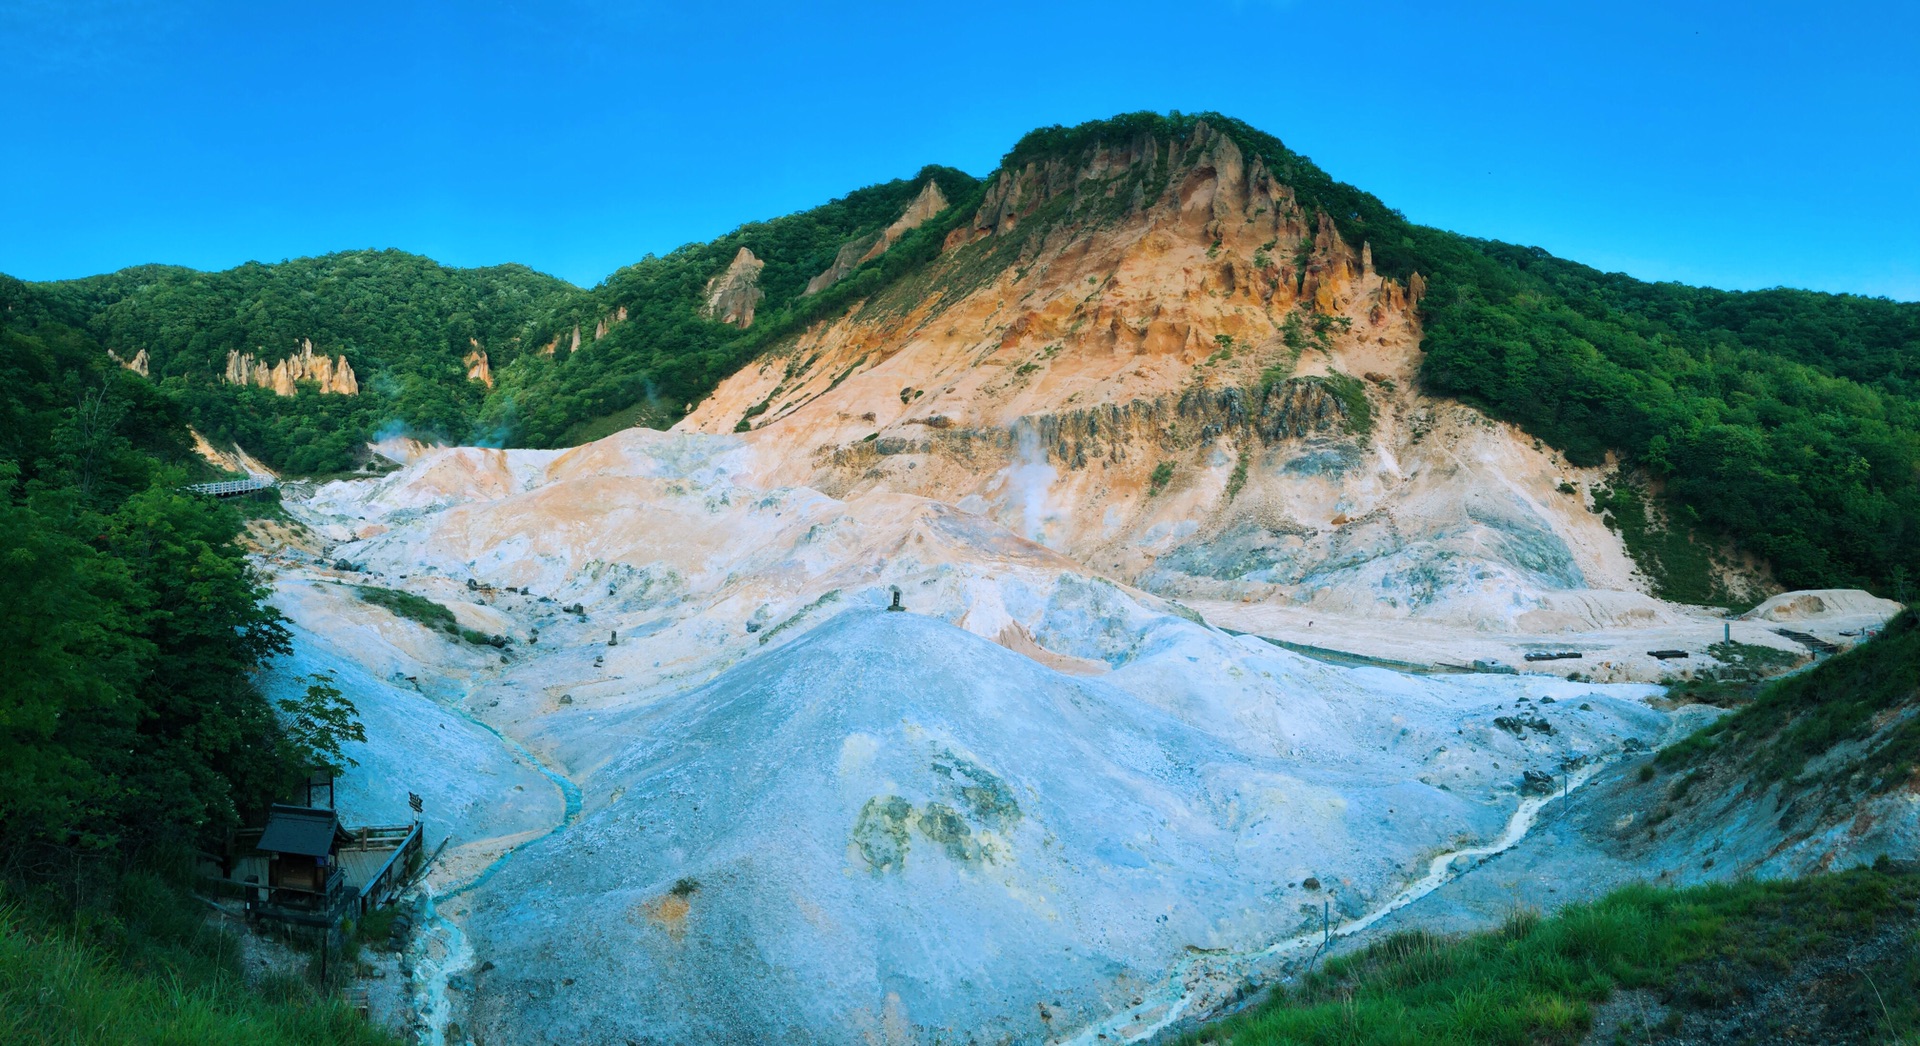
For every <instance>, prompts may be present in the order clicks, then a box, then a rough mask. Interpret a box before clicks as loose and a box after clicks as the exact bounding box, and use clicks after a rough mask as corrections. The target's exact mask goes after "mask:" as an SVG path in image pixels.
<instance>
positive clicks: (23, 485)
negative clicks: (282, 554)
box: [0, 285, 310, 852]
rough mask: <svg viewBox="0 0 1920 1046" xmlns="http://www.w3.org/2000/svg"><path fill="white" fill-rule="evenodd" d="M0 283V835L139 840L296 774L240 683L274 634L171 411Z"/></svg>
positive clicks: (264, 713)
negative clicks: (200, 489) (1, 313)
mask: <svg viewBox="0 0 1920 1046" xmlns="http://www.w3.org/2000/svg"><path fill="white" fill-rule="evenodd" d="M14 290H15V292H16V294H15V295H13V296H11V297H10V298H9V300H8V301H7V302H6V304H7V305H11V306H12V308H10V309H7V310H6V312H5V316H6V322H5V323H4V325H0V418H3V419H4V425H0V567H3V568H4V569H0V632H3V633H4V635H5V636H6V645H5V649H6V651H7V652H6V656H5V671H0V845H6V846H9V847H14V848H16V852H17V848H18V847H20V846H22V845H23V844H24V845H45V846H53V847H59V848H72V847H80V848H83V849H94V850H102V849H125V850H139V849H141V848H143V847H145V846H147V845H149V844H155V843H158V844H161V845H170V846H178V845H181V844H183V843H185V842H190V841H191V840H193V839H194V838H196V837H197V836H198V834H199V833H201V832H204V831H209V830H217V829H219V828H222V827H225V826H230V825H233V824H235V823H237V822H238V820H239V819H240V818H241V817H242V816H243V814H245V813H246V812H248V811H250V810H254V809H258V808H259V807H260V806H261V805H262V804H264V803H265V802H268V801H270V800H271V799H272V798H273V796H275V795H276V794H278V793H279V791H280V790H281V789H282V788H283V787H284V786H285V785H287V783H288V781H289V778H290V777H291V776H298V775H299V774H300V773H301V772H303V769H304V764H303V762H302V760H303V759H304V758H306V757H307V756H308V755H309V754H310V753H302V752H298V751H295V750H294V749H293V748H291V747H290V745H289V743H288V741H287V739H286V738H285V737H284V735H283V731H282V729H281V727H280V724H279V722H278V720H277V718H276V716H275V715H274V714H273V711H272V709H271V708H270V707H269V705H268V704H267V702H266V701H265V699H264V698H263V697H262V695H261V694H260V692H259V691H258V690H257V689H256V688H255V686H254V684H253V681H252V673H253V671H254V670H255V669H256V668H257V667H259V666H260V664H261V663H262V662H263V661H264V660H265V659H266V658H268V657H269V656H271V655H272V654H274V653H276V652H279V651H282V650H284V649H285V647H286V641H287V633H286V631H285V629H284V628H283V627H282V626H281V624H280V620H279V617H278V615H277V614H275V613H274V611H273V610H272V609H271V608H270V607H267V606H266V605H265V604H264V603H263V602H262V600H263V597H264V595H265V590H264V588H263V586H262V584H261V582H260V580H259V578H258V577H257V576H256V575H255V574H254V572H253V570H252V568H251V567H250V566H249V565H248V564H247V561H246V559H245V558H244V556H243V554H242V552H241V550H240V548H239V547H238V546H237V545H236V544H235V538H236V536H237V535H238V533H239V529H240V525H241V521H240V518H239V516H238V514H237V513H236V512H235V511H234V510H233V509H231V508H228V507H225V506H218V505H210V504H209V503H207V502H206V501H204V500H203V499H199V498H196V497H193V496H191V495H188V494H184V493H182V492H181V491H180V488H181V486H182V485H183V484H184V483H185V482H186V480H187V479H188V478H189V471H188V469H189V467H190V465H191V461H190V458H189V455H188V453H187V440H186V434H185V427H184V424H183V419H182V416H181V413H180V410H179V408H178V407H177V406H176V405H174V404H173V403H171V402H170V401H169V400H168V399H167V398H166V397H165V396H164V395H162V394H161V393H160V392H158V391H157V390H156V389H155V388H154V387H153V386H152V385H150V384H149V383H147V382H145V381H142V380H140V379H138V378H136V377H133V376H132V375H130V374H129V373H127V372H126V371H124V370H122V369H120V368H119V367H117V366H114V365H113V364H112V363H111V362H110V361H109V360H108V359H107V357H106V355H105V352H104V351H103V350H102V349H101V348H100V347H99V346H98V345H97V344H93V343H92V342H91V341H90V339H88V338H87V337H86V336H85V335H84V334H83V333H81V332H79V331H77V330H75V329H73V328H71V327H67V326H65V325H63V324H61V323H59V322H58V320H57V319H56V318H55V317H54V315H53V313H52V311H50V310H48V309H45V308H35V307H33V305H32V303H31V302H29V301H26V300H22V299H21V298H20V297H19V295H18V293H17V292H18V291H19V288H18V286H17V285H16V286H15V287H14Z"/></svg>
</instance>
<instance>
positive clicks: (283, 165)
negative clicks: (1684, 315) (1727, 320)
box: [0, 0, 1920, 300]
mask: <svg viewBox="0 0 1920 1046" xmlns="http://www.w3.org/2000/svg"><path fill="white" fill-rule="evenodd" d="M0 56H4V57H3V59H0V119H3V121H4V123H3V124H0V272H7V273H10V274H13V275H16V276H20V277H23V278H28V279H53V278H62V277H70V276H81V275H86V274H89V273H95V272H104V271H110V270H113V269H117V268H120V267H122V266H126V265H132V264H138V263H142V262H170V263H176V264H183V265H191V266H195V267H199V268H224V267H227V266H231V265H235V264H238V263H240V262H243V261H246V260H249V259H258V260H263V261H274V260H278V259H281V258H286V257H296V256H300V255H306V254H317V253H324V252H327V251H332V250H341V249H348V248H359V247H399V248H402V249H404V250H410V251H417V252H420V253H424V254H428V255H431V256H432V257H434V258H437V259H440V260H441V261H443V262H447V263H449V264H455V265H483V264H492V263H497V262H505V261H518V262H524V263H526V264H528V265H531V266H534V267H535V268H538V269H541V270H543V271H547V272H551V273H554V274H556V275H559V276H563V277H565V278H567V279H569V280H572V281H574V282H576V283H580V284H583V285H591V284H593V283H596V282H598V281H599V280H600V279H601V278H603V277H604V276H606V275H607V274H608V273H609V272H611V271H612V270H613V269H615V268H617V267H619V266H621V265H623V264H627V263H629V262H632V261H635V260H637V259H639V258H640V257H641V256H643V255H645V254H647V253H648V252H664V251H667V250H671V249H672V248H673V247H675V246H677V245H678V244H681V243H684V242H686V241H689V240H698V239H707V238H710V237H712V236H714V235H717V234H719V233H722V232H724V231H726V230H727V229H730V228H732V227H734V226H736V225H738V224H740V223H742V222H745V221H750V220H754V219H757V218H767V217H772V216H774V215H778V214H782V213H786V212H788V211H792V210H796V209H800V208H804V207H807V206H810V205H813V204H816V203H819V202H822V201H824V200H826V199H829V198H831V197H833V196H837V195H840V194H842V193H844V192H846V191H848V190H850V189H853V188H856V187H858V186H861V185H866V184H870V183H872V182H876V181H883V180H886V179H888V178H893V177H901V176H905V175H909V174H911V173H912V172H913V171H915V170H917V169H918V168H919V167H920V166H921V165H922V164H925V163H946V164H951V165H953V166H956V167H960V168H963V169H965V170H968V171H971V172H974V173H976V174H983V173H985V172H987V171H988V170H990V169H992V167H993V166H994V165H995V163H996V162H997V161H998V159H999V157H1000V155H1001V154H1002V153H1003V152H1005V151H1006V149H1007V148H1009V147H1010V146H1011V145H1012V144H1013V142H1014V141H1015V140H1016V139H1017V138H1018V137H1019V136H1020V135H1021V134H1022V133H1023V132H1025V131H1027V130H1029V129H1031V128H1033V127H1035V126H1040V125H1044V124H1051V123H1069V124H1070V123H1074V122H1077V121H1080V120H1085V119H1090V118H1096V117H1101V116H1108V115H1112V114H1114V113H1117V112H1125V111H1130V110H1137V109H1156V110H1162V111H1164V110H1168V109H1179V110H1183V111H1188V112H1193V111H1203V110H1218V111H1221V112H1225V113H1228V114H1231V115H1235V116H1238V117H1240V118H1241V119H1244V120H1246V121H1248V122H1249V123H1252V124H1254V125H1255V126H1258V127H1261V128H1263V129H1265V130H1267V131H1269V132H1271V133H1273V134H1275V135H1277V136H1279V137H1280V138H1281V139H1282V140H1284V141H1286V142H1287V143H1288V144H1289V145H1290V146H1292V147H1293V148H1295V149H1296V150H1298V151H1300V152H1303V153H1305V154H1307V155H1308V156H1310V157H1312V158H1313V159H1314V160H1315V161H1317V162H1318V163H1319V164H1320V165H1321V166H1322V167H1324V168H1326V169H1327V170H1328V171H1329V172H1331V173H1332V174H1333V175H1334V176H1335V177H1337V178H1340V179H1342V180H1344V181H1348V182H1352V183H1354V184H1356V185H1359V186H1361V187H1362V188H1365V189H1368V190H1370V191H1372V192H1373V193H1375V194H1376V195H1378V196H1379V197H1380V198H1381V199H1383V200H1385V201H1386V202H1387V203H1388V204H1389V205H1392V206H1395V207H1398V208H1400V209H1401V210H1402V211H1404V212H1405V213H1406V214H1407V215H1408V216H1409V217H1410V218H1413V219H1414V220H1416V221H1421V222H1426V223H1428V224H1432V225H1437V226H1441V227H1444V228H1449V229H1454V230H1457V231H1460V232H1465V233H1469V234H1472V235H1476V236H1487V237H1494V238H1498V239H1504V240H1509V241H1514V242H1519V243H1527V244H1535V245H1539V246H1542V247H1545V248H1547V249H1548V250H1551V251H1553V252H1554V253H1556V254H1559V255H1562V256H1564V257H1568V258H1573V259H1576V260H1579V261H1583V262H1587V263H1589V264H1592V265H1597V266H1600V267H1602V268H1605V269H1617V270H1624V271H1626V272H1629V273H1632V274H1634V275H1636V276H1640V277H1643V278H1647V279H1677V280H1683V281H1687V282H1691V283H1704V284H1711V285H1714V286H1721V287H1734V288H1747V287H1765V286H1774V285H1786V286H1796V287H1811V288H1816V289H1820V290H1835V291H1853V292H1859V293H1867V294H1879V295H1886V296H1889V297H1895V298H1901V299H1906V300H1916V299H1920V5H1916V4H1910V3H1881V4H1865V3H1861V4H1849V3H1843V2H1827V3H1820V4H1811V3H1796V4H1786V3H1766V2H1760V3H1742V4H1734V3H1726V4H1686V3H1675V2H1668V3H1638V2H1616V3H1604V4H1602V3H1585V4H1575V3H1565V2H1557V0H1535V2H1532V3H1457V4H1450V3H1446V2H1443V0H1425V2H1420V3H1407V4H1402V3H1396V2H1391V0H1368V2H1365V3H1333V2H1321V3H1308V2H1305V0H1296V2H1272V0H1268V2H1259V0H1223V2H1218V3H1209V2H1206V0H1182V2H1177V3H1167V2H1161V3H1153V4H1134V3H1128V2H1107V3H1072V4H1046V3H1039V2H1028V3H1021V4H1001V3H976V4H968V5H961V4H884V5H883V4H862V3H834V4H815V5H796V4H779V5H775V4H763V3H755V2H740V3H734V4H727V5H721V4H708V5H692V4H686V5H648V4H626V5H615V4H591V3H568V2H564V0H556V2H549V3H501V2H494V3H470V4H436V3H396V2H385V3H378V4H356V3H352V2H334V3H329V4H306V5H293V4H275V3H264V4H263V3H258V2H253V3H243V4H214V3H196V2H191V0H179V2H173V3H163V4H153V3H113V2H104V3H103V2H90V0H62V2H50V0H0Z"/></svg>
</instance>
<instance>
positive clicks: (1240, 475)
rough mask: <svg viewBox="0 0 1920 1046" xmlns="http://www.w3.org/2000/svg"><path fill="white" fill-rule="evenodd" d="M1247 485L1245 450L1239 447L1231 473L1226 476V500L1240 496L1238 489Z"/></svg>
mask: <svg viewBox="0 0 1920 1046" xmlns="http://www.w3.org/2000/svg"><path fill="white" fill-rule="evenodd" d="M1246 485H1247V450H1246V448H1245V447H1242V448H1240V453H1239V456H1238V457H1236V458H1235V459H1234V462H1233V474H1232V475H1230V476H1228V477H1227V500H1228V501H1232V500H1233V499H1234V498H1237V497H1239V496H1240V489H1241V488H1242V487H1245V486H1246Z"/></svg>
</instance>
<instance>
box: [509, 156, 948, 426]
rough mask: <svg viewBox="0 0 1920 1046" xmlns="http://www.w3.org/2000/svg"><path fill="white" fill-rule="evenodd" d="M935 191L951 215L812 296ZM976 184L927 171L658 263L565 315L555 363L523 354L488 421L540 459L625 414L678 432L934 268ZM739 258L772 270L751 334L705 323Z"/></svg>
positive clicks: (639, 267) (765, 275) (559, 321)
mask: <svg viewBox="0 0 1920 1046" xmlns="http://www.w3.org/2000/svg"><path fill="white" fill-rule="evenodd" d="M928 181H933V182H936V183H937V184H938V185H939V186H940V190H941V192H942V193H943V194H944V195H945V196H946V198H947V199H948V200H949V201H951V206H949V207H948V208H947V210H946V211H945V212H943V213H942V214H941V215H939V216H938V217H937V218H936V219H935V220H933V221H930V222H928V223H927V224H925V225H923V226H921V227H920V228H919V229H916V230H914V231H913V232H910V233H908V234H907V235H906V236H905V237H903V238H902V239H901V240H900V242H898V243H896V244H894V246H893V247H892V248H891V249H889V250H888V251H887V252H886V253H884V254H882V255H880V256H879V257H878V258H874V259H872V260H870V261H868V262H867V263H866V264H864V265H862V266H860V267H859V268H857V269H855V270H854V271H853V272H852V273H851V274H849V275H848V276H847V278H845V279H843V280H841V281H840V282H839V283H836V284H834V285H833V286H831V287H829V288H827V289H825V290H823V291H821V292H820V293H818V294H814V295H807V294H805V293H804V292H805V290H806V286H807V282H808V281H809V280H811V279H813V278H814V277H815V276H818V275H819V274H820V273H821V272H823V271H825V270H826V269H827V268H828V267H829V266H831V265H832V264H833V261H834V256H835V254H837V253H838V252H839V250H840V248H841V246H842V245H844V244H846V243H847V242H849V241H851V240H855V239H858V238H860V237H864V236H869V235H871V234H873V233H876V232H878V231H880V230H881V229H883V228H885V227H886V226H888V225H889V224H891V223H892V222H894V221H895V220H896V219H898V218H899V217H900V215H901V212H902V211H904V210H905V209H906V207H907V204H908V203H910V202H911V201H912V200H913V198H914V197H915V196H916V195H917V194H918V193H919V192H920V190H921V189H922V187H924V186H925V185H926V183H927V182H928ZM979 185H980V183H979V182H978V181H977V180H976V179H974V178H972V177H971V176H969V175H967V174H965V173H964V172H961V171H957V170H954V169H952V168H948V167H927V168H924V169H922V170H921V171H920V172H919V173H918V174H917V175H915V176H914V177H912V178H905V179H897V180H895V181H891V182H886V183H884V184H881V185H874V186H870V187H868V188H865V189H861V190H858V191H856V192H852V193H849V194H847V195H846V196H845V197H843V198H841V199H838V200H834V201H831V202H829V203H826V204H824V205H822V206H819V207H816V208H813V209H812V210H808V211H802V212H800V213H798V214H790V215H787V216H786V217H783V218H775V219H773V220H772V221H766V222H753V223H751V224H748V225H743V226H741V227H740V228H738V229H736V230H734V231H733V232H731V233H728V234H727V235H725V236H722V237H720V238H719V239H716V240H714V241H712V242H710V243H693V244H687V245H686V246H684V247H681V248H679V249H678V250H675V251H673V252H672V253H670V254H667V255H665V256H662V257H654V256H648V257H647V258H644V259H642V260H641V261H640V262H638V263H636V264H634V265H630V266H628V267H626V268H624V269H621V270H619V271H618V272H616V273H614V274H613V275H612V276H610V277H608V278H607V280H606V281H605V282H604V283H602V284H601V285H600V286H598V287H596V288H594V289H593V290H592V291H589V292H586V293H584V294H581V295H579V296H577V297H575V298H573V299H572V300H570V301H569V303H568V305H567V307H566V308H565V309H563V310H561V311H560V312H558V313H556V314H555V316H554V321H553V322H552V323H551V325H550V326H549V327H548V328H547V329H546V330H545V331H543V332H542V334H541V335H540V338H541V339H543V340H546V341H553V340H555V339H557V341H558V346H559V348H558V349H557V351H556V352H555V353H554V354H553V355H552V356H551V357H548V356H541V355H523V356H522V357H521V358H520V359H519V360H518V361H517V362H516V363H515V364H514V365H513V366H512V367H511V368H508V369H507V370H506V371H505V372H503V373H501V374H500V375H499V377H500V385H499V389H498V390H497V391H496V393H495V395H493V396H491V397H489V399H488V402H487V406H486V409H485V411H484V412H483V422H484V423H485V424H487V425H489V426H493V427H496V428H499V429H502V430H506V431H510V432H512V433H513V437H512V438H513V439H514V440H515V441H516V442H517V443H520V444H523V445H526V446H535V447H545V446H555V445H564V444H567V443H571V442H575V441H577V440H578V439H579V438H581V437H582V436H587V435H598V434H603V433H598V432H595V431H590V430H589V429H588V426H591V425H592V424H593V423H594V422H595V421H596V420H598V419H602V418H606V417H608V416H610V415H618V414H620V413H621V412H627V414H626V417H625V418H624V419H623V420H629V421H632V420H644V421H646V422H649V423H652V424H658V425H662V426H663V427H664V426H665V425H668V424H671V423H672V422H674V421H676V420H678V419H679V418H680V416H681V415H682V414H684V413H685V412H686V408H687V406H688V405H689V404H693V403H698V402H699V401H700V400H702V399H704V398H706V395H707V393H709V392H711V391H712V390H713V388H714V387H715V386H717V385H718V384H719V383H720V382H721V381H722V380H723V379H725V378H726V377H727V376H728V375H730V374H732V373H733V372H734V371H736V370H738V369H739V368H740V367H741V366H743V365H745V364H746V362H747V361H748V360H751V359H753V358H754V357H755V356H757V355H758V354H759V353H760V351H761V350H763V349H764V348H766V347H767V346H768V345H771V344H772V343H773V342H775V341H777V340H779V339H780V338H782V337H785V336H787V335H789V334H792V333H793V332H795V331H796V330H798V329H799V328H800V327H802V326H804V325H805V324H807V323H810V322H813V321H814V320H817V319H820V318H823V317H827V316H833V315H837V314H839V313H840V312H843V311H844V310H845V309H846V308H847V307H848V306H849V305H850V304H851V303H853V302H854V301H857V300H859V299H860V298H862V297H865V296H867V295H870V294H872V293H874V292H875V291H877V290H879V289H881V288H882V287H885V286H887V285H888V284H890V283H892V282H893V281H894V280H895V279H897V278H898V277H899V276H900V275H901V274H903V273H905V272H907V271H910V270H912V269H914V268H917V267H918V266H920V265H923V264H925V263H926V262H927V261H929V260H931V259H932V258H933V257H934V256H936V255H937V254H938V253H939V248H940V245H941V242H942V240H943V239H944V237H945V235H946V232H947V230H948V229H950V228H951V226H952V222H953V221H955V220H957V219H958V217H959V216H961V215H971V214H972V210H973V207H974V206H975V204H976V202H977V198H978V190H979ZM743 247H744V248H746V249H747V250H749V251H752V252H753V254H754V256H755V257H756V258H758V259H760V260H761V261H762V262H764V263H765V268H763V269H762V270H761V272H760V276H759V280H758V286H759V288H760V290H761V291H762V292H763V293H764V294H765V297H764V299H763V300H762V302H761V304H760V307H759V310H758V314H757V315H756V317H755V319H754V321H753V324H752V326H751V327H749V328H747V329H746V330H741V329H738V328H735V327H732V326H729V325H727V324H724V323H721V322H719V321H717V320H714V319H709V318H707V317H706V316H704V315H702V312H701V307H702V306H703V305H704V304H705V291H706V286H707V281H708V280H710V279H712V278H713V277H715V276H716V275H718V274H719V273H721V272H722V271H723V270H725V269H726V267H727V265H728V263H729V262H731V261H732V259H733V257H734V255H735V253H736V252H738V251H739V250H740V249H741V248H743ZM620 309H625V310H626V317H627V318H626V319H625V320H624V321H623V322H618V323H612V324H610V325H609V326H608V327H607V329H606V334H605V336H604V337H602V338H599V339H597V340H596V339H594V337H593V335H594V333H595V332H596V330H597V328H599V326H600V325H601V323H602V322H603V321H604V320H606V319H607V318H608V317H610V316H614V315H617V310H620ZM575 329H577V330H579V331H580V332H581V347H580V350H579V351H578V352H574V353H569V352H568V351H567V349H568V348H569V347H570V346H571V344H572V340H573V339H572V335H573V331H574V330H575Z"/></svg>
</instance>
